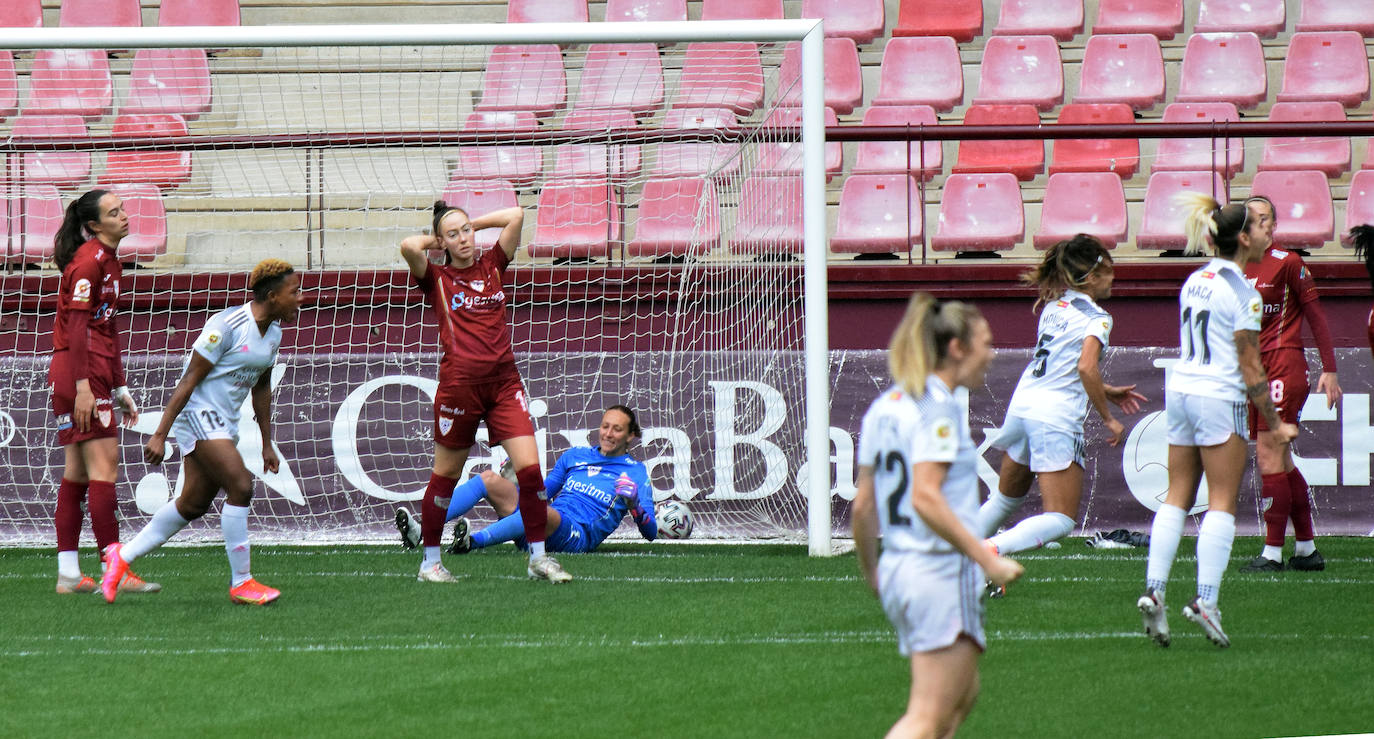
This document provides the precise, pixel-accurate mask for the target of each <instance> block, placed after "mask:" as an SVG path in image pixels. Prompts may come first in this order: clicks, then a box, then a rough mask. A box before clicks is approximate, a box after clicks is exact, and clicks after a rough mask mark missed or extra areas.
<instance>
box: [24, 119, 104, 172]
mask: <svg viewBox="0 0 1374 739" xmlns="http://www.w3.org/2000/svg"><path fill="white" fill-rule="evenodd" d="M10 135H11V136H14V137H15V138H23V137H33V138H81V137H84V136H85V135H86V123H85V121H83V120H82V119H81V116H79V115H33V114H31V113H21V114H20V115H19V117H18V118H15V119H14V124H13V126H12V127H11V129H10ZM21 166H23V173H22V175H21V178H22V180H23V182H24V183H25V184H26V185H28V184H42V185H56V186H57V187H62V188H69V189H75V188H79V187H82V186H84V185H85V184H86V182H87V181H88V180H89V179H90V177H91V154H90V152H88V151H51V152H31V153H26V154H24V157H23V164H22V165H21Z"/></svg>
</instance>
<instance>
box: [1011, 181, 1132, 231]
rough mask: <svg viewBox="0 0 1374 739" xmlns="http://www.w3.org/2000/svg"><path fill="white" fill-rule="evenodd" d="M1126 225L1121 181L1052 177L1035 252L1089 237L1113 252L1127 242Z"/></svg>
mask: <svg viewBox="0 0 1374 739" xmlns="http://www.w3.org/2000/svg"><path fill="white" fill-rule="evenodd" d="M1126 221H1127V217H1126V191H1125V189H1124V188H1123V187H1122V186H1121V178H1120V177H1117V176H1116V175H1114V174H1112V173H1111V172H1063V173H1060V174H1052V175H1050V180H1049V183H1048V184H1046V185H1045V198H1044V201H1043V203H1042V205H1041V208H1040V227H1039V228H1037V229H1036V230H1035V236H1034V237H1033V238H1032V240H1033V241H1034V243H1035V248H1037V249H1048V248H1050V247H1051V246H1054V245H1055V244H1056V243H1058V242H1060V241H1063V240H1064V239H1068V238H1072V237H1073V235H1074V234H1079V233H1085V234H1089V235H1092V236H1096V237H1097V238H1099V239H1101V240H1102V243H1103V244H1105V245H1106V246H1107V248H1108V249H1111V248H1113V247H1115V246H1116V245H1117V244H1118V243H1120V242H1122V241H1125V240H1126Z"/></svg>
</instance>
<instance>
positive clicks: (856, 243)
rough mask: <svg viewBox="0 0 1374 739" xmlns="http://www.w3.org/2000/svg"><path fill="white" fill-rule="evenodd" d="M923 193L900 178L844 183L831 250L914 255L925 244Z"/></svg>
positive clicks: (855, 178) (854, 178) (853, 178)
mask: <svg viewBox="0 0 1374 739" xmlns="http://www.w3.org/2000/svg"><path fill="white" fill-rule="evenodd" d="M921 215H922V214H921V193H920V189H919V188H918V186H917V184H916V180H915V179H913V178H911V177H908V176H906V175H900V174H855V175H850V176H849V179H847V180H845V182H844V190H843V191H841V192H840V208H839V213H838V214H837V215H836V217H835V235H834V236H832V237H831V238H830V250H831V251H834V252H837V253H858V252H870V253H878V254H884V253H886V254H895V253H903V252H910V251H911V248H912V247H913V246H915V245H917V244H919V243H921V228H922V223H921Z"/></svg>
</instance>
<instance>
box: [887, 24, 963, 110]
mask: <svg viewBox="0 0 1374 739" xmlns="http://www.w3.org/2000/svg"><path fill="white" fill-rule="evenodd" d="M963 100H964V66H963V62H961V61H960V59H959V47H958V46H957V45H955V43H954V39H952V38H949V37H947V36H934V37H928V38H894V39H889V40H888V42H887V45H886V46H884V47H883V63H882V67H881V68H880V69H879V73H878V95H877V97H875V98H874V99H873V105H929V106H930V107H932V108H934V109H936V110H937V111H941V112H943V111H948V110H952V109H953V108H954V106H956V105H958V104H960V103H962V102H963Z"/></svg>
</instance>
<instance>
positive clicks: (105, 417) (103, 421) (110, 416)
mask: <svg viewBox="0 0 1374 739" xmlns="http://www.w3.org/2000/svg"><path fill="white" fill-rule="evenodd" d="M95 415H96V417H97V418H98V419H100V425H101V426H105V427H109V425H110V421H113V420H114V411H111V410H110V409H108V408H102V409H100V410H99V411H97V412H96V414H95Z"/></svg>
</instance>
